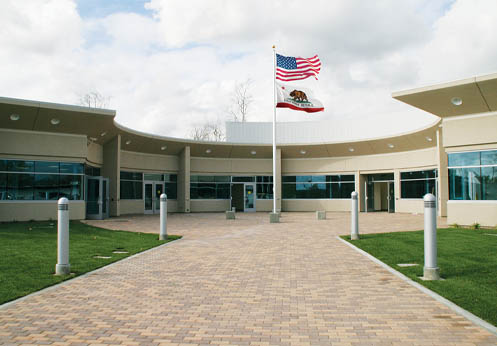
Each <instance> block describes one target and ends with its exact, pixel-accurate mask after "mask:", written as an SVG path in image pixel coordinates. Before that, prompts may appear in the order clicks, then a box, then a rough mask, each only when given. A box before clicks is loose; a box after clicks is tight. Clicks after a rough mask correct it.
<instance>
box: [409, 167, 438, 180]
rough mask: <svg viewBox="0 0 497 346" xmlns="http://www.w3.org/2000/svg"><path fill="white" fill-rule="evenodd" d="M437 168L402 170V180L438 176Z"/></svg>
mask: <svg viewBox="0 0 497 346" xmlns="http://www.w3.org/2000/svg"><path fill="white" fill-rule="evenodd" d="M436 171H437V170H436V169H431V170H427V171H414V172H401V173H400V179H401V180H410V179H411V180H412V179H429V178H435V177H436Z"/></svg>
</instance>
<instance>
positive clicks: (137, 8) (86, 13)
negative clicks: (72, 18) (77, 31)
mask: <svg viewBox="0 0 497 346" xmlns="http://www.w3.org/2000/svg"><path fill="white" fill-rule="evenodd" d="M146 2H148V1H146V0H77V1H76V3H77V5H78V12H79V14H80V16H81V17H83V18H102V17H106V16H108V15H109V14H112V13H117V12H133V13H138V14H141V15H144V16H151V15H152V11H150V10H147V9H145V7H144V4H145V3H146Z"/></svg>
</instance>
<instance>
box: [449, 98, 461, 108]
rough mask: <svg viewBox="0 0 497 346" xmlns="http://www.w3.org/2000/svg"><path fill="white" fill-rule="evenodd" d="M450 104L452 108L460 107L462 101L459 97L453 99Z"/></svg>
mask: <svg viewBox="0 0 497 346" xmlns="http://www.w3.org/2000/svg"><path fill="white" fill-rule="evenodd" d="M450 102H451V103H452V104H453V105H454V106H460V105H462V99H461V98H460V97H453V98H452V99H451V100H450Z"/></svg>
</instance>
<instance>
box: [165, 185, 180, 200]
mask: <svg viewBox="0 0 497 346" xmlns="http://www.w3.org/2000/svg"><path fill="white" fill-rule="evenodd" d="M165 185H166V195H167V198H168V199H177V198H178V184H177V183H176V182H174V183H165Z"/></svg>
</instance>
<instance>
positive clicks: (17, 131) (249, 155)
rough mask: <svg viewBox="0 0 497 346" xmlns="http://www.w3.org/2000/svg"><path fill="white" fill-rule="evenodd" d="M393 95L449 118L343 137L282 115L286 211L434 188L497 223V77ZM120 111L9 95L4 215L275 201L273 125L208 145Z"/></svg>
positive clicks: (233, 131) (472, 217)
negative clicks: (139, 126) (150, 127)
mask: <svg viewBox="0 0 497 346" xmlns="http://www.w3.org/2000/svg"><path fill="white" fill-rule="evenodd" d="M392 96H393V97H394V98H395V99H397V100H400V101H402V102H405V103H407V104H409V105H411V106H414V107H417V108H419V109H421V110H423V111H427V112H429V113H432V114H434V115H436V116H437V117H438V119H437V120H436V121H435V122H433V123H432V124H430V125H429V126H427V127H425V128H421V129H416V130H413V131H411V132H408V133H401V134H396V135H386V136H382V137H380V138H375V137H372V136H369V137H364V136H363V137H362V138H353V137H351V136H349V137H340V140H337V139H336V138H337V137H336V136H332V135H330V134H329V133H328V132H327V131H326V126H323V124H319V123H300V124H299V123H297V124H295V123H294V124H289V123H286V124H285V123H282V124H279V126H280V128H279V136H280V138H281V140H279V144H278V148H277V157H276V160H277V172H276V175H277V181H276V189H275V190H276V197H277V207H278V209H280V210H282V211H315V210H327V211H348V210H349V208H350V193H351V192H352V191H354V190H355V191H357V192H358V194H359V201H360V210H361V211H362V212H375V211H388V212H391V213H394V212H396V213H398V212H400V213H422V212H423V201H422V197H423V196H424V194H426V193H428V192H429V193H433V194H435V195H436V196H437V200H438V203H437V208H438V213H439V215H441V216H447V218H448V223H449V224H451V223H458V224H461V225H468V224H473V223H474V222H478V223H480V224H481V225H486V226H495V225H497V74H492V75H487V76H480V77H474V78H470V79H466V80H461V81H456V82H451V83H446V84H440V85H434V86H429V87H424V88H418V89H412V90H407V91H401V92H396V93H393V95H392ZM115 115H116V112H115V111H113V110H106V109H90V108H86V107H79V106H69V105H61V104H54V103H47V102H37V101H28V100H19V99H11V98H0V221H12V220H18V221H21V220H43V219H50V218H51V219H55V218H56V202H57V199H58V198H60V197H67V198H68V199H69V200H70V217H71V219H85V218H106V217H109V216H120V215H126V214H153V213H157V212H158V211H159V210H158V208H159V203H158V196H159V195H160V194H161V193H163V192H166V193H167V195H168V209H169V211H171V212H182V213H189V212H222V211H225V210H229V209H230V208H231V207H235V208H236V209H237V210H238V211H245V212H251V211H270V210H271V208H272V198H273V192H272V191H273V184H272V183H273V178H272V147H271V144H270V143H268V142H267V138H265V137H264V133H266V132H267V128H268V125H267V124H263V123H262V124H251V123H246V124H228V126H227V127H228V130H229V133H228V139H229V141H228V142H200V141H192V140H188V139H178V138H169V137H162V136H156V135H151V134H146V133H141V132H138V131H135V130H132V129H129V128H126V127H124V126H122V125H120V124H118V123H117V122H116V121H115V119H114V118H115ZM348 127H350V128H360V127H361V124H349V125H348ZM342 132H343V131H342ZM354 133H356V132H354ZM258 136H259V137H258ZM266 137H267V136H266ZM254 139H255V140H254Z"/></svg>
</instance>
